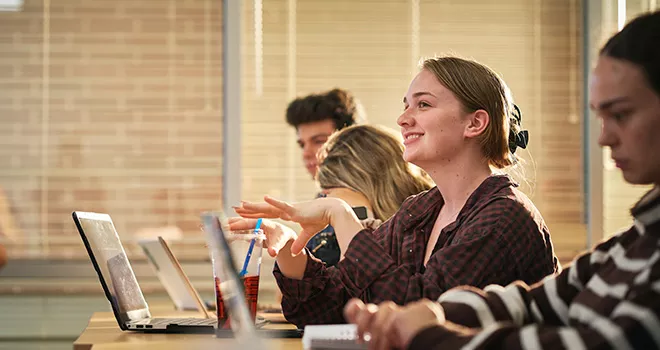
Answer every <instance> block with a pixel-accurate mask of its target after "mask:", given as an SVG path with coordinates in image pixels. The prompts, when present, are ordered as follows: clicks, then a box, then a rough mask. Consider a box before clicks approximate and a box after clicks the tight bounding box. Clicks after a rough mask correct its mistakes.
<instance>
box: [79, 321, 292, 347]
mask: <svg viewBox="0 0 660 350" xmlns="http://www.w3.org/2000/svg"><path fill="white" fill-rule="evenodd" d="M191 316H197V314H196V313H194V312H192V313H187V312H176V313H173V314H168V315H158V317H191ZM267 327H268V328H280V329H282V328H293V326H292V325H290V324H271V325H268V326H267ZM264 342H265V343H266V344H267V346H268V349H269V350H301V349H302V340H301V339H266V340H264ZM73 349H74V350H89V349H94V350H99V349H101V350H129V349H139V350H144V349H158V350H170V349H185V350H198V349H199V350H201V349H205V350H206V349H241V347H240V345H239V344H237V343H236V341H235V340H233V339H219V338H216V337H215V335H212V334H161V333H141V332H129V331H122V330H121V329H120V328H119V326H118V325H117V321H116V320H115V318H114V316H113V314H112V313H111V312H96V313H94V314H93V315H92V317H91V319H90V321H89V324H88V325H87V328H85V330H84V331H83V333H82V334H81V335H80V337H78V339H76V341H75V342H74V343H73ZM241 350H247V349H241Z"/></svg>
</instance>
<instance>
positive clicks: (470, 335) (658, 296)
mask: <svg viewBox="0 0 660 350" xmlns="http://www.w3.org/2000/svg"><path fill="white" fill-rule="evenodd" d="M630 292H631V294H630V295H634V297H632V298H629V299H626V300H621V301H619V303H618V304H617V305H616V306H615V307H614V308H613V310H612V313H611V314H610V315H608V316H603V315H600V314H599V313H598V312H596V311H594V310H593V309H592V308H590V307H589V306H587V305H584V304H581V303H575V304H574V305H573V307H572V308H571V317H572V319H573V321H572V325H571V326H562V325H555V324H544V323H530V324H526V325H522V326H521V325H516V324H514V323H513V322H507V321H502V322H493V323H491V324H490V325H488V326H486V327H484V328H482V329H479V330H476V329H471V328H465V327H460V326H454V325H452V324H451V323H449V324H447V325H443V326H435V327H432V328H427V329H425V330H423V331H422V332H420V333H419V334H417V336H415V338H414V339H413V340H412V342H411V344H410V345H409V349H411V350H416V349H474V350H483V349H512V350H517V349H526V350H527V349H578V350H581V349H620V350H632V349H660V282H655V283H652V284H649V285H646V286H640V287H638V288H635V289H631V290H630Z"/></svg>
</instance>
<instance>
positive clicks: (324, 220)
mask: <svg viewBox="0 0 660 350" xmlns="http://www.w3.org/2000/svg"><path fill="white" fill-rule="evenodd" d="M264 201H265V202H264V203H252V202H241V205H240V206H238V207H234V210H235V211H236V213H237V214H238V215H240V216H241V217H243V218H244V219H255V220H254V222H255V223H256V219H257V218H271V219H272V218H279V219H282V220H287V221H293V222H296V223H298V224H300V226H301V227H302V231H301V232H300V234H299V235H298V236H297V239H296V240H295V242H293V244H292V245H291V253H292V254H299V253H300V252H301V251H302V250H303V249H304V248H305V245H306V244H307V242H308V241H309V240H310V239H311V238H312V237H314V235H316V234H317V233H318V232H319V231H321V230H323V229H324V228H325V227H326V226H328V225H329V224H330V222H331V219H332V215H333V214H332V213H333V210H334V209H335V208H336V207H337V206H338V205H341V200H338V199H335V198H318V199H315V200H312V201H307V202H299V203H293V204H290V203H288V202H285V201H281V200H278V199H275V198H272V197H270V196H265V197H264ZM344 204H345V203H344ZM253 227H254V226H253Z"/></svg>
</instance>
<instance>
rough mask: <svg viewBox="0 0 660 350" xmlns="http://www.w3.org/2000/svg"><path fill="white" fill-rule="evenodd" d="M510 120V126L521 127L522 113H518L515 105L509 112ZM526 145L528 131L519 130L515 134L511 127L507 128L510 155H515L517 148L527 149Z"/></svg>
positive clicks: (518, 110)
mask: <svg viewBox="0 0 660 350" xmlns="http://www.w3.org/2000/svg"><path fill="white" fill-rule="evenodd" d="M511 119H512V120H511V121H512V123H511V124H512V126H513V124H514V123H515V124H517V125H518V126H521V125H522V112H520V108H518V106H516V105H515V104H514V105H513V111H512V112H511ZM528 143H529V131H527V130H520V131H518V132H516V131H515V130H514V128H513V127H511V128H509V151H511V153H512V154H513V153H516V149H517V148H518V147H520V148H523V149H525V148H527V144H528Z"/></svg>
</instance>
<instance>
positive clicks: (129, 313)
mask: <svg viewBox="0 0 660 350" xmlns="http://www.w3.org/2000/svg"><path fill="white" fill-rule="evenodd" d="M72 216H73V221H74V222H75V223H76V227H77V228H78V232H79V233H80V237H81V238H82V241H83V243H84V244H85V248H86V249H87V253H88V254H89V258H90V260H91V261H92V265H94V270H96V273H97V275H98V276H99V281H100V282H101V286H102V287H103V291H104V292H105V296H106V298H108V301H109V302H110V306H111V307H112V311H113V313H114V315H115V318H116V319H117V323H119V327H120V328H121V329H122V330H127V329H128V327H127V326H126V324H127V323H128V322H130V321H137V320H142V319H145V318H150V317H151V314H150V313H149V306H148V305H147V302H146V300H145V299H144V295H143V294H142V290H141V289H140V285H139V284H138V282H137V279H136V278H135V274H134V273H133V269H132V268H131V264H130V263H129V261H128V257H127V256H126V252H125V251H124V247H123V246H122V244H121V241H120V240H119V235H118V234H117V230H116V229H115V225H114V224H113V223H112V219H111V218H110V215H108V214H101V213H90V212H80V211H74V212H73V214H72Z"/></svg>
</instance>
